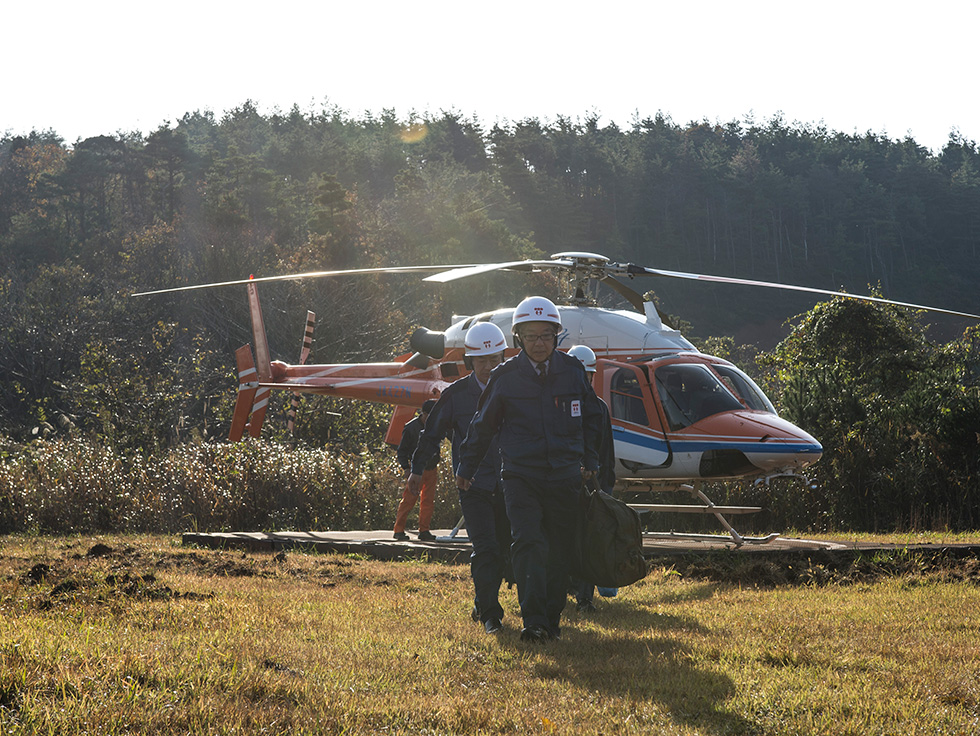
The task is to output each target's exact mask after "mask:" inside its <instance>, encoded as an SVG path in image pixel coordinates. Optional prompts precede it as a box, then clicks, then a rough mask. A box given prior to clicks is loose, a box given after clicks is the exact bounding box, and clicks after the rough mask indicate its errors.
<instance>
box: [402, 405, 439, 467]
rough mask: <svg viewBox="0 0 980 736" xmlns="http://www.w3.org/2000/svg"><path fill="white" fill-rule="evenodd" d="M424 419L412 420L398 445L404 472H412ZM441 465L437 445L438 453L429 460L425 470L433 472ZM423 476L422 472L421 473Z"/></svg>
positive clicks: (418, 417)
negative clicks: (413, 459) (413, 458)
mask: <svg viewBox="0 0 980 736" xmlns="http://www.w3.org/2000/svg"><path fill="white" fill-rule="evenodd" d="M423 434H425V433H424V432H423V431H422V417H421V416H416V417H414V418H413V419H412V420H410V421H409V422H408V423H407V424H406V425H405V428H404V429H403V430H402V440H401V442H399V443H398V464H399V465H400V466H401V468H402V470H410V469H411V467H412V455H414V454H415V449H416V448H417V447H418V445H419V441H420V440H421V438H422V435H423ZM438 464H439V445H438V444H437V445H436V452H435V453H434V455H433V456H432V457H431V458H429V462H428V463H426V465H425V470H432V469H433V468H435V467H436V466H437V465H438ZM419 475H421V472H420V473H419Z"/></svg>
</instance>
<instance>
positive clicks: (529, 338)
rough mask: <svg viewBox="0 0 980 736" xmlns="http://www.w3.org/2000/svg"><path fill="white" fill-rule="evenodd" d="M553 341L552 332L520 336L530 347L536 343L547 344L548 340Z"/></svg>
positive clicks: (553, 334)
mask: <svg viewBox="0 0 980 736" xmlns="http://www.w3.org/2000/svg"><path fill="white" fill-rule="evenodd" d="M554 339H555V333H554V332H546V333H544V334H543V335H528V334H527V333H524V334H522V335H521V340H522V341H524V342H525V343H527V344H530V345H533V344H534V343H536V342H548V340H554Z"/></svg>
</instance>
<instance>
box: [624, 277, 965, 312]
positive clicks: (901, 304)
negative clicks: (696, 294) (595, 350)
mask: <svg viewBox="0 0 980 736" xmlns="http://www.w3.org/2000/svg"><path fill="white" fill-rule="evenodd" d="M634 269H635V270H634ZM629 270H630V272H631V273H643V274H649V275H650V276H666V277H667V278H672V279H689V280H692V281H710V282H714V283H718V284H741V285H743V286H765V287H766V288H769V289H785V290H788V291H805V292H808V293H810V294H823V295H825V296H842V297H845V298H846V299H857V300H859V301H864V302H876V303H878V304H893V305H895V306H897V307H908V308H910V309H923V310H925V311H927V312H938V313H940V314H951V315H953V316H954V317H968V318H970V319H976V320H980V314H970V313H969V312H957V311H955V310H953V309H942V308H940V307H927V306H925V305H924V304H910V303H909V302H899V301H895V300H894V299H884V298H882V297H878V296H864V295H862V294H848V293H847V292H843V291H829V290H827V289H816V288H814V287H812V286H794V285H792V284H776V283H773V282H771V281H753V280H752V279H736V278H732V277H729V276H708V275H706V274H703V273H686V272H684V271H664V270H663V269H659V268H646V267H645V266H633V265H630V267H629Z"/></svg>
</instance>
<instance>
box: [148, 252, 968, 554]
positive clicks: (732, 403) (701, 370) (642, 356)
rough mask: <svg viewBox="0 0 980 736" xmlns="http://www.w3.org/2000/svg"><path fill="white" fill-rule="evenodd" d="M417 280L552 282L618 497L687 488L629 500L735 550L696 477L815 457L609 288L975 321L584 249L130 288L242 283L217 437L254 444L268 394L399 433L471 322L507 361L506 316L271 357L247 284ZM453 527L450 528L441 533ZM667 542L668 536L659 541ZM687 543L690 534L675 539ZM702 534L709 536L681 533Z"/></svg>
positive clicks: (456, 370) (447, 373)
mask: <svg viewBox="0 0 980 736" xmlns="http://www.w3.org/2000/svg"><path fill="white" fill-rule="evenodd" d="M430 271H431V272H433V273H432V274H431V275H428V276H425V277H424V278H423V281H425V282H429V283H448V282H451V281H455V280H458V279H463V278H471V277H475V276H479V275H481V274H485V273H490V272H493V271H510V272H524V273H536V272H542V271H550V272H552V273H554V274H555V275H556V276H557V277H558V281H559V286H560V290H561V296H560V298H559V299H558V301H557V305H558V309H559V313H560V316H561V323H562V330H561V332H560V334H559V335H558V349H559V350H568V348H570V347H572V346H574V345H586V346H588V347H589V348H591V349H592V350H593V352H594V353H595V354H596V372H595V376H594V379H593V386H594V388H595V390H596V393H597V394H598V395H599V396H600V397H601V398H602V399H603V400H604V401H605V402H606V404H607V406H608V407H609V410H610V417H611V421H612V429H613V441H614V447H615V456H616V466H615V473H616V478H617V491H623V490H625V489H628V490H629V491H631V492H638V491H649V492H652V491H675V490H682V491H686V492H688V493H690V494H691V495H692V496H693V497H694V498H695V499H696V501H697V502H696V503H693V504H690V503H686V504H647V503H631V504H630V505H631V506H633V507H634V508H635V509H637V510H638V511H641V512H647V511H667V512H687V513H704V514H713V515H714V516H715V517H716V518H717V519H718V521H719V522H721V524H722V525H723V526H724V527H725V529H726V531H727V537H726V538H730V539H732V540H733V541H734V542H735V544H736V545H737V546H741V545H742V544H745V543H760V544H762V543H767V542H769V541H772V540H773V539H775V538H776V537H777V536H778V535H775V534H771V535H769V536H767V537H762V538H746V537H742V536H741V535H740V534H738V532H737V531H735V529H734V528H733V527H732V525H731V524H730V523H729V522H728V520H727V518H726V515H727V514H743V513H754V512H757V511H760V510H761V508H760V507H744V506H724V507H721V506H716V505H715V504H713V503H712V502H711V501H710V499H709V498H708V497H707V496H706V495H705V493H704V492H703V490H702V488H701V486H702V484H703V483H704V482H708V481H724V480H735V479H743V480H753V479H754V480H755V481H756V482H765V483H768V482H769V481H770V480H771V479H773V478H776V477H783V476H791V477H802V473H803V471H804V470H805V469H806V468H807V467H808V466H810V465H812V464H813V463H815V462H817V461H818V460H819V459H820V457H821V455H822V453H823V448H822V447H821V445H820V443H819V442H818V441H817V440H816V439H815V438H814V437H813V436H812V435H810V434H809V433H807V432H806V431H805V430H803V429H802V428H800V427H797V426H796V425H794V424H792V423H791V422H789V421H787V420H786V419H783V418H781V417H780V416H779V415H778V414H777V412H776V409H775V407H774V406H773V404H772V402H771V401H770V400H769V399H768V397H767V396H766V395H765V393H764V392H763V391H762V389H761V388H759V386H758V385H757V384H756V383H755V382H754V381H753V380H752V379H751V378H750V377H749V376H748V375H747V374H746V373H745V372H743V371H742V370H741V369H739V368H738V367H737V366H736V365H734V364H733V363H731V362H729V361H727V360H724V359H721V358H718V357H715V356H711V355H707V354H705V353H702V352H700V351H699V350H698V349H697V348H696V347H695V346H694V345H693V344H692V343H691V342H689V341H688V340H687V339H686V338H685V337H684V336H683V335H682V334H681V332H680V331H679V330H678V329H676V328H675V327H674V326H673V325H672V324H671V322H670V320H669V317H668V316H667V315H664V314H662V313H661V312H660V310H659V309H658V308H657V306H656V305H655V304H654V303H653V302H652V301H649V300H647V299H645V298H644V297H643V296H641V295H640V293H639V292H637V291H635V290H634V289H632V288H631V287H630V286H628V285H627V284H625V283H623V281H622V280H620V279H627V280H632V279H634V278H636V277H640V276H659V277H666V278H675V279H693V280H700V281H710V282H718V283H726V284H741V285H749V286H756V287H766V288H779V289H789V290H794V291H803V292H810V293H815V294H821V295H826V296H838V297H846V298H850V299H859V300H864V301H870V302H879V303H885V304H893V305H898V306H903V307H908V308H912V309H920V310H929V311H935V312H940V313H944V314H951V315H956V316H959V317H968V318H972V319H978V320H980V316H978V315H973V314H968V313H964V312H956V311H951V310H946V309H939V308H933V307H925V306H921V305H916V304H909V303H906V302H896V301H893V300H888V299H884V298H881V297H874V296H862V295H855V294H847V293H843V292H835V291H828V290H823V289H817V288H812V287H803V286H792V285H785V284H776V283H771V282H764V281H754V280H747V279H737V278H731V277H721V276H709V275H705V274H694V273H686V272H680V271H666V270H662V269H655V268H649V267H645V266H638V265H635V264H632V263H619V262H615V261H612V260H611V259H609V258H607V257H606V256H603V255H600V254H596V253H588V252H562V253H556V254H554V255H552V256H551V257H550V258H549V259H546V260H545V259H542V260H529V259H528V260H520V261H508V262H500V263H483V264H467V265H443V266H400V267H391V268H365V269H350V270H344V271H316V272H307V273H303V274H290V275H286V276H268V277H263V278H254V277H250V278H249V279H242V280H237V281H226V282H221V283H217V284H201V285H196V286H186V287H175V288H171V289H161V290H157V291H146V292H139V293H137V294H134V295H133V296H145V295H149V294H159V293H166V292H174V291H185V290H190V289H200V288H208V287H214V286H230V285H242V284H244V285H245V286H246V291H247V294H248V302H249V311H250V316H251V322H252V336H253V341H254V347H255V350H254V354H253V352H252V348H251V347H250V346H248V345H245V346H243V347H241V348H239V349H238V350H237V351H236V354H235V360H236V367H237V371H238V380H239V385H238V396H237V399H236V404H235V409H234V414H233V418H232V423H231V429H230V432H229V439H230V440H231V441H238V440H241V439H242V438H243V437H244V436H245V434H246V433H248V434H249V435H250V436H251V437H256V438H257V437H259V435H260V433H261V429H262V425H263V422H264V420H265V416H266V413H267V411H268V403H269V397H270V392H271V391H277V390H280V391H287V392H290V393H291V394H292V402H291V406H290V419H289V421H290V423H291V422H292V418H293V416H294V415H295V411H296V405H297V398H298V397H299V395H301V394H322V395H330V396H338V397H344V398H348V399H355V400H365V401H373V402H380V403H384V404H389V405H392V406H393V407H394V409H393V413H392V417H391V421H390V423H389V428H388V433H387V435H386V438H385V439H386V441H387V442H388V443H391V444H397V442H398V438H399V437H400V434H401V428H402V427H403V426H404V424H405V422H407V421H408V419H410V418H411V417H412V416H413V415H414V414H415V411H416V409H418V408H419V407H421V405H422V403H423V402H424V401H426V400H427V399H432V398H438V396H439V395H440V393H441V392H442V390H443V389H445V387H446V386H448V385H449V384H450V383H452V382H453V381H455V380H457V379H459V378H461V377H462V376H464V375H465V374H466V373H467V372H468V371H467V369H466V366H465V362H464V360H463V348H464V337H465V335H466V333H467V331H468V330H469V329H470V328H471V327H472V326H473V325H475V324H478V323H481V322H492V323H494V324H496V325H497V326H498V327H500V328H501V330H502V332H503V333H504V334H505V335H507V336H508V344H507V350H506V351H505V357H510V356H511V355H514V354H516V353H517V352H518V350H517V349H516V348H515V347H514V345H513V337H512V336H511V334H510V333H511V330H510V325H511V319H512V315H513V308H503V309H496V310H493V311H488V312H483V313H480V314H476V315H468V316H457V317H454V319H453V322H452V324H451V325H450V326H449V327H448V328H447V329H446V330H445V331H441V332H439V331H433V330H429V329H427V328H424V327H420V328H418V329H417V330H416V331H415V332H414V333H413V334H412V336H411V338H410V340H409V345H410V347H411V350H412V352H409V353H405V354H404V355H401V356H399V357H398V358H397V359H396V360H395V361H393V362H389V363H359V364H353V363H349V364H306V360H307V358H308V356H309V354H310V347H311V345H312V335H313V330H314V322H315V315H314V314H313V313H312V312H308V313H307V325H306V331H305V334H304V340H303V346H302V348H301V351H300V360H299V362H298V363H295V364H290V363H286V362H283V361H280V360H272V358H271V355H270V351H269V343H268V339H267V336H266V332H265V327H264V323H263V318H262V309H261V305H260V302H259V295H258V284H259V283H261V282H267V281H280V280H295V279H301V278H316V277H328V276H344V275H356V274H366V273H424V272H430ZM598 284H603V285H605V286H608V287H610V288H611V289H613V290H614V291H615V292H617V293H618V294H619V295H620V296H621V297H623V298H624V299H625V300H626V301H627V302H628V303H629V305H630V306H631V307H632V308H633V309H632V310H621V309H608V308H602V307H599V306H597V301H596V297H595V296H594V294H595V293H596V292H597V290H598V289H597V285H598ZM458 530H459V525H457V528H456V529H455V530H453V533H451V535H450V536H451V537H452V536H455V533H456V532H457V531H458ZM668 536H670V534H668ZM683 536H685V537H689V536H692V535H683ZM693 536H708V537H712V538H714V537H715V535H693Z"/></svg>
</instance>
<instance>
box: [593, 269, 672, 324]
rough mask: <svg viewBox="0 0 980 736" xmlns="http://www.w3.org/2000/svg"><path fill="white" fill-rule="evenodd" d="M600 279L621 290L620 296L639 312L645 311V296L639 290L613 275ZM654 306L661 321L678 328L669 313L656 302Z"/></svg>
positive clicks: (607, 284)
mask: <svg viewBox="0 0 980 736" xmlns="http://www.w3.org/2000/svg"><path fill="white" fill-rule="evenodd" d="M599 280H600V281H601V282H602V283H604V284H605V285H606V286H608V287H609V288H611V289H613V290H615V291H617V292H619V294H620V296H622V297H623V298H624V299H626V301H628V302H629V303H630V304H631V305H632V306H633V308H634V309H635V310H636V311H637V312H640V313H641V314H642V313H643V312H644V308H643V303H644V302H643V297H642V296H640V294H639V293H638V292H636V291H634V290H633V289H631V288H630V287H628V286H627V285H626V284H624V283H623V282H621V281H617V280H616V279H614V278H613V277H612V276H603V277H602V278H601V279H599ZM653 306H654V309H656V310H657V314H658V315H659V316H660V321H661V322H663V323H664V324H665V325H667V326H668V327H669V328H670V329H672V330H676V329H677V328H676V327H675V326H674V323H673V322H671V320H670V317H669V316H668V315H667V313H666V312H664V311H663V310H662V309H661V308H660V307H658V306H657V305H656V304H654V305H653Z"/></svg>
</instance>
